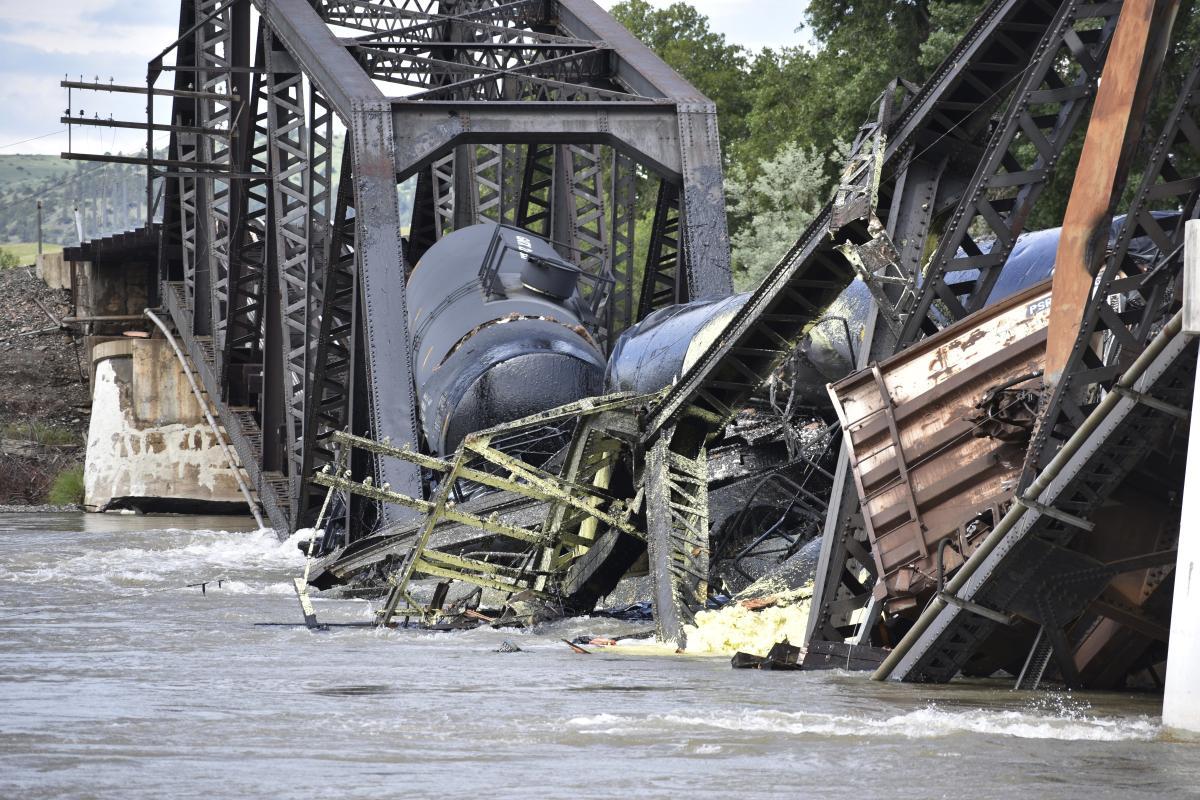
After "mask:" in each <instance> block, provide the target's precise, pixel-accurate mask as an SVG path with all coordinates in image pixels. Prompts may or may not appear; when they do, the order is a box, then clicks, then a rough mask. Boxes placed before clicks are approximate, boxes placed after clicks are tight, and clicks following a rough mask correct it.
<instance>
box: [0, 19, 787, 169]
mask: <svg viewBox="0 0 1200 800" xmlns="http://www.w3.org/2000/svg"><path fill="white" fill-rule="evenodd" d="M613 2H615V0H600V4H601V5H603V6H605V7H606V8H607V7H609V6H611V5H612V4H613ZM651 2H652V4H653V5H656V6H662V5H666V4H667V3H668V0H651ZM692 5H694V6H696V8H698V9H699V10H700V11H701V12H702V13H704V14H706V15H708V17H709V18H710V19H711V22H712V26H713V28H714V29H715V30H717V31H719V32H721V33H724V34H725V35H726V37H727V39H728V40H729V41H730V42H733V43H736V44H741V45H743V46H745V47H747V48H750V49H754V50H757V49H760V48H762V47H780V46H784V45H794V44H797V43H798V42H799V40H800V36H799V35H798V34H796V33H795V29H796V27H797V26H798V25H799V24H800V21H801V20H800V15H801V13H802V10H803V7H804V3H803V1H802V0H692ZM178 15H179V5H178V2H176V0H44V1H43V2H35V1H34V0H0V154H13V153H52V154H57V153H59V152H62V151H64V150H66V149H67V146H68V141H67V132H66V129H65V127H64V126H63V125H62V124H61V123H60V122H59V118H60V117H61V116H62V115H63V112H64V110H65V109H66V108H67V90H66V89H63V88H60V87H59V85H58V84H59V81H61V80H62V79H63V78H64V77H65V76H68V75H69V76H70V77H71V78H72V79H73V80H79V78H80V77H81V76H82V78H83V80H85V81H91V80H94V79H95V78H99V79H100V81H101V82H104V83H107V82H109V80H110V79H112V80H113V81H115V82H116V83H118V84H127V85H139V84H144V82H145V80H146V62H147V61H148V60H149V59H150V58H151V57H153V56H154V55H156V54H157V53H159V52H160V51H161V50H162V49H163V47H164V46H165V45H166V44H168V43H169V42H171V41H172V40H173V39H174V38H175V35H176V33H177V27H178V21H179V16H178ZM71 107H72V108H74V109H75V111H76V113H78V112H79V111H80V110H82V111H83V112H84V113H85V115H86V116H88V117H91V116H93V114H95V113H98V112H99V113H100V115H101V116H102V117H107V116H108V115H109V114H111V115H112V116H113V118H115V119H128V120H144V119H145V101H144V98H141V97H138V96H136V95H120V94H108V93H104V94H100V93H96V92H83V93H76V94H75V95H74V96H73V97H72V100H71ZM156 107H157V106H156ZM164 108H165V107H164ZM156 116H159V115H158V113H157V112H156ZM160 118H161V117H160ZM161 138H162V139H163V142H165V135H162V137H161ZM70 144H71V149H72V150H74V151H75V152H106V151H107V152H133V151H136V150H138V149H140V148H141V147H143V146H144V145H145V134H144V133H138V132H133V131H116V130H110V129H106V128H81V127H76V128H75V129H74V132H73V133H72V135H71V143H70ZM156 144H161V143H156Z"/></svg>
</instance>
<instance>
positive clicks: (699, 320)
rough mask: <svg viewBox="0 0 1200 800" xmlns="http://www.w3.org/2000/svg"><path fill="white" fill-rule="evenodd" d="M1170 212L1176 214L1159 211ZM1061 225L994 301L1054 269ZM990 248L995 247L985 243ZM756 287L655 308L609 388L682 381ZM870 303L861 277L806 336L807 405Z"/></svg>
mask: <svg viewBox="0 0 1200 800" xmlns="http://www.w3.org/2000/svg"><path fill="white" fill-rule="evenodd" d="M1156 216H1162V217H1166V216H1169V214H1163V213H1159V214H1156ZM1123 220H1124V217H1117V218H1115V219H1114V220H1113V223H1112V233H1111V235H1110V245H1111V244H1112V243H1113V242H1115V241H1116V237H1117V236H1118V235H1119V234H1120V230H1121V224H1122V222H1123ZM1060 231H1061V229H1060V228H1049V229H1047V230H1042V231H1033V232H1030V233H1026V234H1022V235H1021V236H1020V237H1019V238H1018V239H1017V242H1016V245H1015V246H1014V247H1013V251H1012V254H1011V255H1009V257H1008V260H1007V261H1006V262H1005V264H1004V269H1003V270H1002V272H1001V273H1000V277H999V279H998V280H997V281H996V285H995V287H993V289H992V293H991V294H990V295H989V296H988V300H987V305H992V304H993V303H996V302H999V301H1000V300H1003V299H1004V298H1005V297H1008V296H1010V295H1012V294H1014V293H1016V292H1019V291H1021V290H1023V289H1026V288H1028V287H1030V286H1033V285H1034V284H1036V283H1039V282H1040V281H1043V280H1045V279H1047V278H1049V277H1050V276H1051V275H1053V274H1054V259H1055V254H1056V253H1057V250H1058V238H1059V233H1060ZM982 248H983V249H984V250H985V251H986V250H987V248H988V246H987V244H986V243H985V244H983V245H982ZM1130 252H1131V253H1132V254H1133V255H1134V256H1135V257H1138V258H1142V259H1143V260H1150V259H1152V258H1153V257H1154V255H1155V254H1156V252H1157V251H1156V250H1155V248H1154V244H1153V242H1151V241H1149V240H1148V239H1145V238H1143V239H1138V240H1134V242H1133V243H1132V245H1131V247H1130ZM971 277H974V276H973V274H968V273H961V274H956V273H951V274H950V275H949V276H948V277H947V280H948V282H949V283H951V284H953V283H954V282H955V279H956V278H957V279H959V280H961V281H965V280H967V279H968V278H971ZM750 294H751V293H750V292H744V293H742V294H736V295H733V296H731V297H727V298H724V299H722V300H716V301H697V302H695V303H687V304H684V305H678V306H671V307H668V308H664V309H662V310H660V311H656V312H654V313H653V314H651V315H650V316H648V317H646V318H645V319H644V320H642V321H641V322H639V323H638V324H636V325H634V326H632V327H631V328H630V329H629V330H628V331H626V332H625V333H624V334H623V335H622V336H621V338H620V339H619V340H618V341H617V344H616V346H615V347H614V348H613V351H612V355H611V357H610V358H609V362H608V372H607V376H606V386H607V390H608V391H610V392H615V391H636V392H653V391H656V390H658V389H661V388H662V387H664V386H668V385H670V384H671V383H673V382H675V381H676V380H678V379H679V378H680V377H681V376H682V375H683V373H684V372H686V371H687V370H688V369H689V368H690V367H691V365H692V364H693V363H694V362H695V360H696V358H698V357H699V355H700V354H701V353H702V352H703V350H704V348H705V347H707V346H708V344H709V343H710V342H711V341H712V340H713V339H715V338H716V336H717V335H718V334H719V333H720V331H721V330H722V329H723V328H724V327H725V325H726V324H727V323H728V321H729V320H731V319H732V318H733V315H734V314H736V313H737V311H738V309H740V308H741V307H742V305H743V304H745V302H746V300H748V299H749V297H750ZM870 305H871V293H870V292H869V291H868V290H867V287H866V285H865V284H863V282H862V281H861V280H857V279H856V280H855V281H854V282H853V283H851V284H850V285H849V286H848V287H846V290H845V291H844V292H842V293H841V295H839V296H838V298H837V300H835V301H834V302H833V303H832V304H831V305H830V306H829V308H828V309H826V311H825V314H824V315H822V317H821V318H820V319H819V320H818V321H817V323H816V324H815V325H814V326H813V327H812V329H811V330H810V331H809V332H808V334H807V335H806V336H805V337H804V338H803V339H802V340H801V341H800V346H799V350H800V353H801V355H802V357H801V358H799V359H798V360H797V363H796V364H795V376H794V377H795V381H796V395H797V399H798V400H799V401H800V402H801V403H804V404H806V405H810V406H815V407H825V406H827V405H828V404H829V396H828V394H827V393H826V391H825V385H826V384H827V383H830V382H833V381H837V380H840V379H841V378H844V377H845V376H846V375H849V374H850V373H851V372H853V371H854V369H855V361H856V358H857V354H858V348H859V346H860V344H861V342H862V338H863V334H864V331H863V327H864V325H865V322H866V319H867V314H868V312H869V310H870Z"/></svg>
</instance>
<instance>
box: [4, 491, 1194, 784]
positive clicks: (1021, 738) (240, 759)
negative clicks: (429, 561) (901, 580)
mask: <svg viewBox="0 0 1200 800" xmlns="http://www.w3.org/2000/svg"><path fill="white" fill-rule="evenodd" d="M252 527H253V526H252V524H250V522H249V520H245V521H243V520H239V519H233V518H200V519H196V518H177V517H158V518H154V517H111V516H106V517H98V516H86V517H85V516H84V515H82V514H56V515H49V514H30V515H17V514H7V515H0V798H25V799H26V800H31V799H32V798H201V797H220V798H225V797H228V798H243V797H250V798H257V797H264V798H266V797H269V798H293V797H295V798H311V797H336V798H359V797H362V798H381V797H402V796H408V797H434V796H439V797H468V798H470V797H477V796H478V797H487V798H508V797H513V798H543V797H570V798H591V797H670V798H673V799H674V800H680V799H681V798H693V797H696V798H698V797H719V798H737V797H749V796H760V797H785V796H786V797H798V798H824V797H829V798H873V797H883V796H887V795H891V794H893V793H895V794H896V796H899V797H905V798H940V797H946V798H992V797H1014V798H1018V797H1019V798H1043V797H1055V798H1058V797H1081V798H1090V799H1091V800H1098V799H1099V798H1128V797H1171V796H1190V795H1191V794H1200V746H1197V745H1191V744H1185V743H1180V742H1175V741H1171V740H1170V739H1169V738H1168V737H1165V736H1164V735H1163V734H1162V732H1161V730H1160V720H1159V716H1158V715H1159V711H1160V700H1159V698H1158V697H1154V696H1147V695H1133V694H1131V695H1123V694H1081V693H1053V692H1039V693H1015V692H1011V691H1009V690H1008V689H1007V688H1006V687H1005V686H1003V685H1001V684H998V683H997V684H986V683H984V684H980V683H974V684H972V683H955V684H951V685H949V686H926V687H914V686H900V685H894V684H877V683H871V682H869V681H867V680H866V679H865V677H863V676H862V675H859V674H850V673H840V672H814V673H796V672H792V673H783V672H774V673H772V672H755V671H734V670H732V669H730V667H729V663H728V660H727V659H725V658H700V657H682V656H663V655H656V654H652V653H649V652H638V651H637V650H632V651H626V652H620V653H615V652H596V653H593V654H591V655H578V654H575V653H572V652H571V651H570V650H569V649H568V648H567V647H566V646H565V645H564V644H562V643H561V641H560V640H561V639H562V638H568V639H569V638H573V637H575V636H577V635H580V634H583V633H595V634H613V633H624V632H631V631H633V630H636V629H638V628H642V627H645V623H640V624H639V623H624V622H616V621H612V620H600V619H590V620H589V619H577V620H569V621H565V622H560V623H556V624H553V625H549V626H546V627H545V628H542V629H538V630H534V631H515V630H508V631H495V630H490V629H485V630H477V631H472V632H468V633H455V634H431V633H425V632H419V631H412V630H409V631H405V630H394V631H378V630H375V629H373V628H370V627H367V626H362V627H356V626H347V627H333V628H331V629H330V630H328V631H326V632H322V633H311V632H309V631H307V630H306V629H305V628H303V627H302V626H299V625H297V623H298V622H299V620H300V613H299V608H298V604H297V602H296V599H295V597H294V595H293V594H292V590H291V587H290V583H289V580H290V578H291V577H292V576H293V575H296V574H299V572H300V570H301V569H302V568H303V559H302V557H301V556H300V554H299V552H298V550H297V549H296V547H295V545H294V544H281V543H280V542H279V541H278V540H276V539H275V537H274V536H273V535H271V534H268V533H260V532H255V531H253V530H252ZM218 580H220V582H221V584H220V586H219V587H218V586H217V585H216V581H218ZM204 581H208V582H210V583H209V584H208V585H207V587H206V589H205V591H201V589H200V588H199V587H198V586H194V585H191V584H198V583H201V582H204ZM316 610H317V613H318V615H319V617H320V618H321V619H322V620H323V621H326V622H331V623H366V622H369V621H370V619H371V618H372V606H371V604H369V603H368V602H366V601H339V600H322V599H317V600H316ZM505 640H509V641H511V642H513V643H515V644H517V645H518V646H519V647H520V648H521V652H517V653H501V652H496V651H497V649H498V648H499V647H500V645H501V643H502V642H503V641H505Z"/></svg>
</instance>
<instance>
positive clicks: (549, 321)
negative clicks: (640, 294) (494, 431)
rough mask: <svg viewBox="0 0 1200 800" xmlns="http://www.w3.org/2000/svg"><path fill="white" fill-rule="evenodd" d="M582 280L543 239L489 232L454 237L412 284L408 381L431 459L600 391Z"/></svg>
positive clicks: (494, 228)
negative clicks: (481, 433) (469, 438)
mask: <svg viewBox="0 0 1200 800" xmlns="http://www.w3.org/2000/svg"><path fill="white" fill-rule="evenodd" d="M579 282H580V273H579V270H578V269H577V268H576V267H574V266H573V265H571V264H568V263H566V262H564V261H563V259H562V258H561V256H560V255H559V254H558V253H557V252H556V251H555V250H554V248H553V247H552V246H551V245H550V244H549V243H548V242H547V241H545V240H544V239H541V238H539V237H538V236H536V235H534V234H531V233H528V232H526V231H523V230H520V229H517V228H512V227H508V226H501V225H496V224H495V223H483V224H480V225H472V226H470V227H468V228H463V229H461V230H458V231H455V232H454V233H451V234H449V235H447V236H445V237H444V238H442V239H441V240H440V241H439V242H438V243H437V244H435V245H434V246H433V247H431V248H429V250H427V251H426V252H425V254H424V255H423V256H422V257H421V260H420V261H419V262H418V263H417V265H416V267H415V268H414V270H413V272H412V275H411V276H410V277H409V279H408V313H409V325H410V329H411V330H412V332H413V361H414V364H413V372H414V377H415V380H416V385H417V393H418V397H419V401H420V411H421V426H422V430H423V432H424V434H425V438H426V441H427V444H428V447H429V449H430V450H431V451H432V452H434V453H438V454H446V453H449V452H451V451H453V450H454V448H455V447H457V446H458V444H459V442H461V441H462V439H463V437H465V436H466V435H467V434H469V433H472V432H474V431H478V430H482V429H484V428H488V427H491V426H493V425H497V424H500V423H502V422H508V421H511V420H514V419H519V418H521V417H524V416H527V415H529V414H534V413H537V412H539V411H545V410H547V409H550V408H554V407H555V406H559V405H564V404H566V403H571V402H574V401H576V400H579V399H581V398H584V397H589V396H593V395H598V394H600V393H601V392H602V391H603V389H604V367H605V359H604V356H603V354H602V353H601V352H600V349H599V348H598V347H597V346H596V344H595V343H594V342H593V340H592V338H591V335H590V334H589V331H588V326H589V325H590V324H591V322H592V320H591V316H592V315H591V311H590V310H589V308H588V306H587V304H586V303H585V302H584V300H583V299H582V297H581V295H580V288H579Z"/></svg>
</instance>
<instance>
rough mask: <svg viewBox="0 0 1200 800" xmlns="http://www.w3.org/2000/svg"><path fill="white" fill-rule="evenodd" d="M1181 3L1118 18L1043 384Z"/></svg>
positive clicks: (1066, 237)
mask: <svg viewBox="0 0 1200 800" xmlns="http://www.w3.org/2000/svg"><path fill="white" fill-rule="evenodd" d="M1178 8H1179V0H1125V3H1124V6H1123V7H1122V9H1121V16H1120V18H1119V19H1118V20H1117V29H1116V31H1115V32H1114V33H1113V38H1112V43H1111V44H1110V45H1109V51H1108V58H1107V59H1106V61H1105V64H1104V72H1103V73H1102V77H1101V80H1100V86H1099V88H1098V89H1097V92H1096V102H1095V104H1094V105H1093V107H1092V117H1091V120H1090V121H1089V123H1088V129H1087V135H1086V137H1085V139H1084V142H1083V153H1082V154H1081V155H1080V157H1079V167H1078V168H1077V169H1076V171H1075V182H1074V184H1073V185H1072V187H1071V199H1070V200H1069V201H1068V202H1067V211H1066V215H1065V216H1064V218H1063V228H1062V236H1061V237H1060V238H1059V240H1058V254H1057V257H1056V261H1055V268H1054V291H1053V294H1052V304H1051V309H1050V326H1049V331H1048V335H1047V339H1046V382H1047V383H1048V384H1057V383H1058V381H1059V378H1060V377H1061V376H1062V371H1063V369H1064V368H1065V367H1066V363H1067V359H1068V358H1070V355H1071V348H1073V347H1074V346H1075V340H1076V338H1077V337H1078V334H1079V327H1080V325H1081V324H1082V322H1083V313H1084V309H1085V308H1087V304H1088V298H1089V295H1090V293H1091V288H1092V282H1093V280H1094V278H1095V275H1096V272H1097V270H1098V269H1099V267H1100V264H1101V262H1102V261H1103V259H1104V253H1105V250H1106V248H1107V245H1108V235H1109V227H1110V226H1111V224H1112V217H1113V213H1114V211H1115V209H1116V204H1117V201H1118V199H1120V196H1121V191H1122V189H1123V188H1124V185H1125V177H1126V174H1127V172H1128V170H1129V159H1130V157H1131V156H1132V154H1133V151H1134V149H1135V148H1136V147H1137V144H1138V139H1139V136H1140V134H1141V130H1142V121H1143V119H1144V118H1145V115H1146V106H1147V105H1148V103H1149V98H1150V95H1151V89H1152V88H1153V85H1154V81H1155V78H1156V76H1157V74H1158V71H1159V69H1160V68H1161V66H1162V60H1163V55H1164V54H1165V52H1166V47H1167V43H1168V41H1169V40H1170V36H1171V27H1172V25H1173V24H1174V21H1175V12H1176V11H1177V10H1178Z"/></svg>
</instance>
